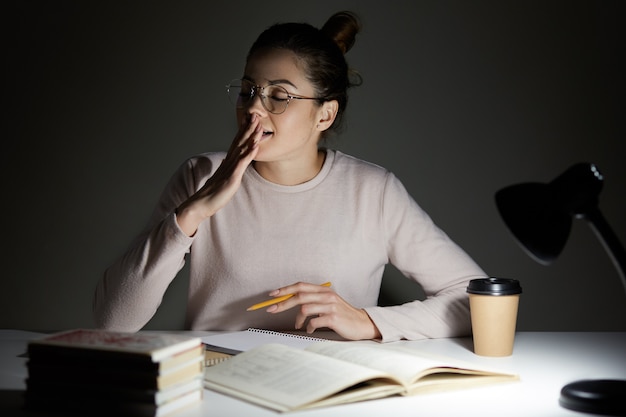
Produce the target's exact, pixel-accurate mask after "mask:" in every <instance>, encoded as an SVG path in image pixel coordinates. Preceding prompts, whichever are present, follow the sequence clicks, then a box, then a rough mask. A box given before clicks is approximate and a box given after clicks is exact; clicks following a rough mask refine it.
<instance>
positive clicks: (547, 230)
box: [495, 163, 626, 415]
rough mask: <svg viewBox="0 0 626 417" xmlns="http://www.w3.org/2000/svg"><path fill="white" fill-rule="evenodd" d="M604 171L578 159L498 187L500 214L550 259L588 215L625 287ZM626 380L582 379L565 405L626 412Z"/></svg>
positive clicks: (542, 258)
mask: <svg viewBox="0 0 626 417" xmlns="http://www.w3.org/2000/svg"><path fill="white" fill-rule="evenodd" d="M602 181H603V177H602V174H601V173H600V171H599V170H598V168H597V167H596V166H595V165H594V164H589V163H579V164H575V165H573V166H571V167H570V168H569V169H567V170H566V171H565V172H564V173H563V174H561V175H559V176H558V177H557V178H555V179H554V180H552V181H551V182H549V183H547V184H542V183H534V182H533V183H523V184H516V185H511V186H509V187H505V188H503V189H501V190H500V191H498V192H497V193H496V196H495V197H496V205H497V206H498V210H499V212H500V216H501V217H502V219H503V220H504V222H505V223H506V225H507V227H508V228H509V229H510V231H511V233H512V234H513V235H514V236H515V238H516V240H517V241H518V243H519V244H520V245H521V246H522V248H523V249H524V250H525V251H526V252H527V253H528V254H529V256H530V257H531V258H533V259H534V260H535V261H537V262H539V263H541V264H543V265H550V264H551V263H552V262H553V261H554V260H555V259H556V258H557V257H558V256H559V254H560V253H561V251H562V249H563V247H564V246H565V243H566V241H567V238H568V237H569V233H570V229H571V227H572V217H574V218H577V219H585V220H587V221H588V223H589V225H590V227H591V228H592V229H593V231H594V232H595V234H596V236H597V237H598V239H599V240H600V241H601V242H602V245H603V246H604V248H605V249H606V251H607V252H608V254H609V257H610V258H611V260H612V262H613V264H614V266H615V268H616V269H617V273H618V275H619V277H620V279H621V280H622V284H623V285H624V290H625V291H626V274H625V271H626V251H624V247H623V246H622V244H621V243H620V241H619V239H618V238H617V236H616V235H615V233H614V232H613V230H612V229H611V227H610V226H609V224H608V223H607V221H606V220H605V219H604V216H603V215H602V213H601V212H600V210H599V209H598V195H599V194H600V191H601V190H602ZM624 393H626V380H612V379H611V380H606V379H605V380H582V381H575V382H572V383H569V384H567V385H565V386H564V387H563V389H562V390H561V396H560V399H559V403H560V404H561V406H563V407H565V408H568V409H571V410H576V411H582V412H589V413H597V414H609V415H626V404H624V403H625V402H626V401H624V399H623V395H624Z"/></svg>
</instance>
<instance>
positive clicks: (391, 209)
mask: <svg viewBox="0 0 626 417" xmlns="http://www.w3.org/2000/svg"><path fill="white" fill-rule="evenodd" d="M382 217H383V219H382V224H383V225H384V228H385V230H384V234H385V236H386V239H387V252H388V256H389V260H390V262H391V263H392V264H393V265H394V266H396V267H397V268H398V270H399V271H401V272H402V273H403V274H404V275H405V276H407V277H409V278H411V279H413V280H415V281H416V282H418V283H419V284H420V285H421V286H422V288H423V290H424V293H425V294H426V299H425V300H423V301H419V300H416V301H412V302H409V303H406V304H402V305H398V306H390V307H369V308H366V311H367V313H368V314H369V316H370V317H371V319H372V320H373V321H374V323H375V324H376V326H377V327H378V329H379V331H380V332H381V335H382V341H383V342H388V341H395V340H400V339H408V340H416V339H424V338H441V337H456V336H464V335H468V334H469V333H470V331H471V322H470V315H469V301H468V297H467V294H466V292H465V290H466V287H467V284H468V283H469V280H470V279H473V278H479V277H484V276H485V273H484V272H483V270H482V269H481V268H480V267H479V266H478V265H477V264H476V263H475V262H474V261H473V260H472V259H471V258H470V257H469V256H468V255H467V253H465V252H464V251H463V250H462V249H461V248H460V247H459V246H458V245H457V244H456V243H454V242H453V241H452V240H451V239H450V238H449V237H448V236H447V235H446V234H445V233H444V232H443V231H442V230H441V229H439V228H438V227H437V226H436V225H435V224H434V223H433V221H432V219H431V218H430V217H429V216H428V215H427V214H426V213H425V212H424V211H423V210H422V209H421V208H420V207H419V206H418V204H417V203H416V202H415V201H414V200H413V198H411V196H410V195H409V194H408V192H407V191H406V189H405V188H404V186H403V185H402V184H401V182H400V181H399V180H398V179H397V178H396V177H395V176H393V175H392V174H389V178H388V180H387V184H386V187H385V191H384V196H383V202H382Z"/></svg>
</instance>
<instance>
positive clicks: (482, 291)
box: [467, 277, 522, 295]
mask: <svg viewBox="0 0 626 417" xmlns="http://www.w3.org/2000/svg"><path fill="white" fill-rule="evenodd" d="M467 292H468V293H470V294H478V295H516V294H521V293H522V287H521V285H520V283H519V281H518V280H516V279H508V278H494V277H491V278H478V279H473V280H471V281H470V282H469V285H468V286H467Z"/></svg>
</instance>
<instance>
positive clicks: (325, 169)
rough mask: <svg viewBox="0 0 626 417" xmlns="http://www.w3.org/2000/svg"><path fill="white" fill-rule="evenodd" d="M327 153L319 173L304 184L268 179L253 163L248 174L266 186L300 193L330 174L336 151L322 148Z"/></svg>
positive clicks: (247, 171) (281, 190)
mask: <svg viewBox="0 0 626 417" xmlns="http://www.w3.org/2000/svg"><path fill="white" fill-rule="evenodd" d="M321 150H323V151H324V152H325V153H326V157H325V158H324V164H323V165H322V169H320V171H319V172H318V173H317V175H316V176H315V177H313V178H311V179H310V180H309V181H306V182H303V183H302V184H297V185H281V184H276V183H274V182H271V181H268V180H266V179H265V178H263V177H262V176H261V174H259V173H258V172H257V170H256V169H254V167H253V166H252V165H250V166H249V167H248V169H247V170H246V175H249V176H250V177H251V178H252V179H254V180H255V181H257V182H260V183H261V184H263V186H265V187H269V188H271V189H273V190H275V191H280V192H284V193H298V192H302V191H307V190H310V189H311V188H314V187H316V186H317V185H319V184H320V183H321V182H322V181H324V179H325V178H326V177H327V176H328V173H329V172H330V169H331V168H332V165H333V162H334V160H335V151H333V150H330V149H321Z"/></svg>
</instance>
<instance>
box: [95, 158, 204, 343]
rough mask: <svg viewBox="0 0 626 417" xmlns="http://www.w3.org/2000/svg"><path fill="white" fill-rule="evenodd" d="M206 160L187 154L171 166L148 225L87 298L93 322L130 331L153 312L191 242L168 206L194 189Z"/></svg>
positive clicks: (176, 203)
mask: <svg viewBox="0 0 626 417" xmlns="http://www.w3.org/2000/svg"><path fill="white" fill-rule="evenodd" d="M207 163H208V164H209V165H210V162H209V160H208V159H206V160H205V161H204V165H205V166H204V167H201V166H200V167H199V165H202V164H199V161H198V160H197V159H190V160H188V161H186V163H185V164H183V165H182V166H181V167H180V168H179V169H178V170H177V171H176V173H175V174H174V175H173V176H172V178H171V180H170V182H169V183H168V185H167V186H166V188H165V189H164V191H163V193H162V194H161V198H160V199H159V202H158V204H157V206H156V208H155V210H154V213H153V215H152V217H151V219H150V221H149V223H148V227H147V228H146V229H145V231H144V232H143V233H142V234H141V235H139V236H138V237H137V238H136V239H135V240H134V242H133V243H132V244H131V245H130V247H129V249H128V250H127V251H126V252H125V253H124V254H123V255H122V256H121V257H120V258H119V259H117V260H116V261H115V262H114V263H113V264H112V265H111V266H110V267H109V268H108V269H107V270H106V271H105V273H104V275H103V277H102V278H101V279H100V281H99V282H98V284H97V286H96V290H95V294H94V299H93V313H94V318H95V323H96V326H97V327H99V328H105V329H109V330H117V331H130V332H134V331H138V330H140V329H141V328H142V327H143V326H144V325H145V324H146V323H147V322H148V321H149V320H150V319H151V318H152V316H153V315H154V314H155V312H156V310H157V308H158V307H159V305H160V304H161V301H162V299H163V295H164V294H165V291H166V290H167V287H168V286H169V285H170V283H171V282H172V280H173V279H174V278H175V277H176V274H177V273H178V272H179V271H180V270H181V269H182V267H183V265H184V263H185V256H186V254H187V253H188V252H189V250H190V247H191V244H192V242H193V238H191V237H189V236H187V235H186V234H184V233H183V232H182V230H181V229H180V228H179V227H178V223H177V222H176V214H175V213H174V210H175V209H176V207H178V205H180V203H182V202H183V201H184V200H186V199H187V198H188V196H190V195H191V194H193V193H194V192H195V191H196V189H197V186H198V183H199V182H198V180H199V179H202V178H199V176H201V175H200V173H201V172H202V171H211V167H210V166H206V165H207ZM202 168H204V169H202Z"/></svg>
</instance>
